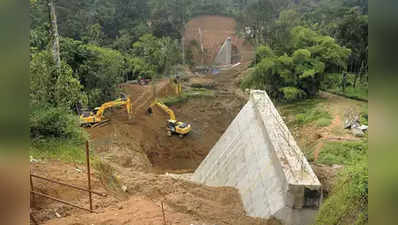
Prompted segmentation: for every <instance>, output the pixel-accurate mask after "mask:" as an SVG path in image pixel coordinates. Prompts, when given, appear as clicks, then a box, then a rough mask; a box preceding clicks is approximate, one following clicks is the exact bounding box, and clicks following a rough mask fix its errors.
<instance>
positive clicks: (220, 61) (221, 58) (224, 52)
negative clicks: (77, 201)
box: [214, 37, 232, 65]
mask: <svg viewBox="0 0 398 225" xmlns="http://www.w3.org/2000/svg"><path fill="white" fill-rule="evenodd" d="M214 63H215V64H216V65H231V64H232V39H231V37H228V38H227V40H225V42H224V44H223V45H222V46H221V48H220V50H219V51H218V53H217V56H216V59H215V60H214Z"/></svg>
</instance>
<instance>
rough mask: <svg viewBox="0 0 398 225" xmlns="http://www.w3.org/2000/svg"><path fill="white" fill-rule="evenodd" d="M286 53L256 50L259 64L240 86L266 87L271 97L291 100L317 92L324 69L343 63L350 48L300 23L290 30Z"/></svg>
mask: <svg viewBox="0 0 398 225" xmlns="http://www.w3.org/2000/svg"><path fill="white" fill-rule="evenodd" d="M290 38H291V39H290V40H289V45H288V46H287V47H286V53H284V54H282V55H280V56H277V55H275V53H274V52H273V51H272V49H271V48H270V47H268V46H260V47H259V48H258V49H257V51H256V61H259V63H258V64H257V66H256V69H255V71H254V72H253V73H252V74H251V76H249V77H248V78H247V79H246V80H245V81H244V82H243V83H242V85H243V87H244V88H247V87H252V88H259V89H264V90H266V91H267V92H268V93H269V94H270V95H271V96H272V97H273V98H275V99H278V100H284V101H294V100H297V99H301V98H304V97H313V96H315V95H316V94H317V92H318V90H319V88H320V86H321V81H322V79H323V76H324V72H325V71H328V70H332V69H333V68H335V67H337V66H345V61H346V60H347V58H348V56H349V54H350V50H349V49H346V48H344V47H340V46H339V45H338V44H337V43H336V42H335V40H334V39H333V38H331V37H328V36H322V35H320V34H318V33H316V32H315V31H312V30H310V29H308V28H304V27H301V26H298V27H295V28H293V29H292V30H291V32H290Z"/></svg>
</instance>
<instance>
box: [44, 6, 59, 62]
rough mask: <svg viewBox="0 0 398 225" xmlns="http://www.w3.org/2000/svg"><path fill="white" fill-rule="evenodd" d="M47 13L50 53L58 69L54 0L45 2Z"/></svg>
mask: <svg viewBox="0 0 398 225" xmlns="http://www.w3.org/2000/svg"><path fill="white" fill-rule="evenodd" d="M47 3H48V11H49V16H50V23H51V27H50V34H51V52H52V55H53V59H54V62H55V65H56V66H57V68H58V69H59V68H60V67H61V57H60V54H59V34H58V25H57V16H56V14H55V3H54V0H47Z"/></svg>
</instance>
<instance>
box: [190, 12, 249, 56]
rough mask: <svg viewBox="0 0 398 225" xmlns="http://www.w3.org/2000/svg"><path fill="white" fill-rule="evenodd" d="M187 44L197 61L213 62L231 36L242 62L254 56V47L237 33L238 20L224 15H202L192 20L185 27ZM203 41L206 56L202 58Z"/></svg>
mask: <svg viewBox="0 0 398 225" xmlns="http://www.w3.org/2000/svg"><path fill="white" fill-rule="evenodd" d="M184 36H185V44H186V46H187V49H191V50H192V51H193V52H192V53H193V57H194V60H193V61H195V62H197V63H198V64H212V62H213V61H214V58H215V57H216V55H217V53H218V50H219V49H220V47H221V46H222V45H223V43H224V41H225V40H226V39H227V38H228V37H231V39H232V47H233V49H234V52H235V53H236V54H239V58H240V59H241V61H242V62H247V61H249V60H250V59H251V58H252V55H253V48H252V47H251V45H250V44H249V43H247V42H246V41H245V40H244V39H241V38H239V37H238V35H236V21H235V20H234V19H233V18H230V17H224V16H200V17H197V18H194V19H193V20H191V21H190V22H189V23H188V24H187V25H186V27H185V33H184ZM201 43H202V44H203V51H204V54H205V58H203V59H202V56H201V55H202V53H201Z"/></svg>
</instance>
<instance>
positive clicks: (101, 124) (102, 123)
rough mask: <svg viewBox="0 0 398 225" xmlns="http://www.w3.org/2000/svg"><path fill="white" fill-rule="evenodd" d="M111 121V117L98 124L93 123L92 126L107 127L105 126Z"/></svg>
mask: <svg viewBox="0 0 398 225" xmlns="http://www.w3.org/2000/svg"><path fill="white" fill-rule="evenodd" d="M110 121H111V120H110V119H107V120H103V121H101V122H99V123H96V124H94V125H92V126H91V128H96V127H105V126H107V125H109V124H110Z"/></svg>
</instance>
